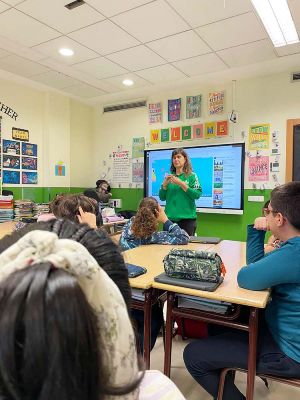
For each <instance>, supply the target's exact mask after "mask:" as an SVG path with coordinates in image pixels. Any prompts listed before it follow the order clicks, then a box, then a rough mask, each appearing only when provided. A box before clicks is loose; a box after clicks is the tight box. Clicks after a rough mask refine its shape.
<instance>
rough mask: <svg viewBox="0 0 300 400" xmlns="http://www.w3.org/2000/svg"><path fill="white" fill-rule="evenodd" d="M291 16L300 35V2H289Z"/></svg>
mask: <svg viewBox="0 0 300 400" xmlns="http://www.w3.org/2000/svg"><path fill="white" fill-rule="evenodd" d="M288 3H289V7H290V10H291V14H292V17H293V20H294V24H295V25H296V29H297V31H298V34H300V2H299V0H288Z"/></svg>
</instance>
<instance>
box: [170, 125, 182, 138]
mask: <svg viewBox="0 0 300 400" xmlns="http://www.w3.org/2000/svg"><path fill="white" fill-rule="evenodd" d="M176 140H180V127H179V126H177V127H176V128H171V141H172V142H174V141H176Z"/></svg>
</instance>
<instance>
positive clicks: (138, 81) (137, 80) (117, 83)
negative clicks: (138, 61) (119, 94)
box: [104, 73, 150, 90]
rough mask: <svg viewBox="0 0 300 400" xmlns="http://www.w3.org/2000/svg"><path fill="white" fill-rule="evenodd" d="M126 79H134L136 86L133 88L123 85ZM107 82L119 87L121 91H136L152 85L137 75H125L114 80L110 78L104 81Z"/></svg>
mask: <svg viewBox="0 0 300 400" xmlns="http://www.w3.org/2000/svg"><path fill="white" fill-rule="evenodd" d="M124 79H132V80H133V82H134V85H132V86H125V85H123V83H122V82H123V80H124ZM104 81H105V82H108V83H110V84H111V85H113V86H115V87H117V88H118V89H119V90H131V89H136V88H139V87H142V86H149V85H150V83H149V82H147V81H145V80H144V79H143V78H140V77H139V76H137V75H136V74H129V73H128V74H123V75H120V76H114V77H113V78H108V79H104Z"/></svg>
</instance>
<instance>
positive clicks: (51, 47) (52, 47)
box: [33, 36, 99, 65]
mask: <svg viewBox="0 0 300 400" xmlns="http://www.w3.org/2000/svg"><path fill="white" fill-rule="evenodd" d="M65 47H66V48H69V49H71V50H73V51H74V55H73V56H71V57H65V56H62V55H61V54H60V53H59V52H58V50H59V49H61V48H65ZM33 49H35V50H37V51H39V52H41V53H43V54H45V55H46V56H48V57H51V58H54V59H55V60H58V61H60V62H62V63H64V64H69V65H70V64H75V63H78V62H82V61H86V60H89V59H91V58H96V57H99V54H97V53H95V52H94V51H92V50H90V49H88V48H87V47H85V46H82V45H81V44H79V43H77V42H75V41H74V40H72V39H70V38H68V37H67V36H60V37H59V38H56V39H53V40H49V42H45V43H42V44H39V45H38V46H34V47H33Z"/></svg>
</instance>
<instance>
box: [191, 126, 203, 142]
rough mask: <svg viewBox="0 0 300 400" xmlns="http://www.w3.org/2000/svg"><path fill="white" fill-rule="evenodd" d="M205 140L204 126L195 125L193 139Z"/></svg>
mask: <svg viewBox="0 0 300 400" xmlns="http://www.w3.org/2000/svg"><path fill="white" fill-rule="evenodd" d="M202 138H203V124H197V125H193V139H202Z"/></svg>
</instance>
